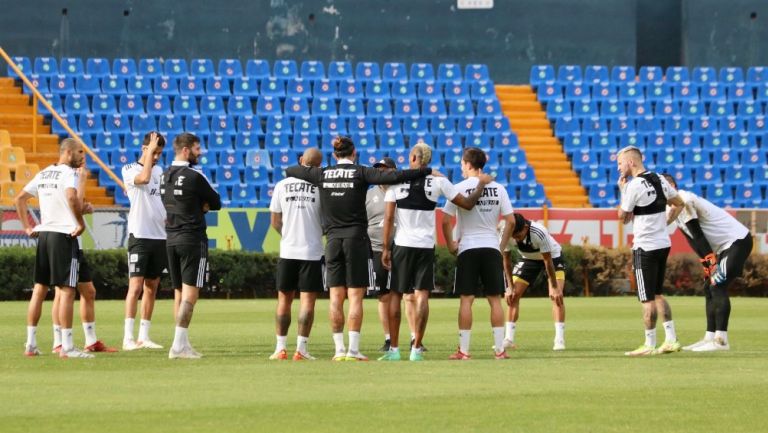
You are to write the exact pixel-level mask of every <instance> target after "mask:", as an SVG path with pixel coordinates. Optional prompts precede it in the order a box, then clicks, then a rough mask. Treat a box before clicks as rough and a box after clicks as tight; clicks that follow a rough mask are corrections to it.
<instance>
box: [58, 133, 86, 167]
mask: <svg viewBox="0 0 768 433" xmlns="http://www.w3.org/2000/svg"><path fill="white" fill-rule="evenodd" d="M84 162H85V149H84V148H83V145H82V144H80V142H79V141H77V140H75V139H74V138H65V139H63V140H61V144H60V145H59V164H66V165H68V166H70V167H72V168H78V167H80V166H81V165H83V163H84Z"/></svg>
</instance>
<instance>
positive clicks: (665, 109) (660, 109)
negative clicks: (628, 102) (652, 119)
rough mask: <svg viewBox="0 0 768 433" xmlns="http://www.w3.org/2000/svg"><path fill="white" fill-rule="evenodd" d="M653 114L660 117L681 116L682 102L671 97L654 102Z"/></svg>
mask: <svg viewBox="0 0 768 433" xmlns="http://www.w3.org/2000/svg"><path fill="white" fill-rule="evenodd" d="M653 114H654V115H656V116H658V117H660V118H666V117H671V116H679V115H680V104H679V103H678V102H677V101H673V100H671V99H665V100H664V101H658V102H656V104H654V109H653Z"/></svg>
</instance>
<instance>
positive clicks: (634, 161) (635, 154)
mask: <svg viewBox="0 0 768 433" xmlns="http://www.w3.org/2000/svg"><path fill="white" fill-rule="evenodd" d="M616 165H617V166H618V170H619V174H620V175H621V176H622V177H629V176H633V175H634V174H637V173H641V172H643V171H645V168H644V167H643V153H642V152H641V151H640V149H638V148H637V147H635V146H627V147H625V148H623V149H621V150H620V151H619V153H618V155H617V156H616ZM633 173H634V174H633Z"/></svg>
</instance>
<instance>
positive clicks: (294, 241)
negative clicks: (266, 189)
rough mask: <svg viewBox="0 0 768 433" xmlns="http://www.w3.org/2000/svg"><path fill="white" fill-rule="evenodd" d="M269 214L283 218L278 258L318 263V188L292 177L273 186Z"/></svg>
mask: <svg viewBox="0 0 768 433" xmlns="http://www.w3.org/2000/svg"><path fill="white" fill-rule="evenodd" d="M269 210H270V212H274V213H282V214H283V234H282V239H281V240H280V258H283V259H294V260H320V259H321V258H322V257H323V227H322V226H321V218H322V216H321V214H320V188H318V186H317V185H313V184H311V183H309V182H305V181H303V180H300V179H296V178H295V177H287V178H285V179H283V180H281V181H280V182H278V183H277V185H275V189H274V192H273V193H272V201H271V202H270V204H269Z"/></svg>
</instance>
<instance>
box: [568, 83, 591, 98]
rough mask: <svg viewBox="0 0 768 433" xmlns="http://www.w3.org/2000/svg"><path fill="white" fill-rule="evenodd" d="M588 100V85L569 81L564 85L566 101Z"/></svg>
mask: <svg viewBox="0 0 768 433" xmlns="http://www.w3.org/2000/svg"><path fill="white" fill-rule="evenodd" d="M589 98H590V93H589V85H588V84H585V83H584V82H583V81H570V82H568V83H567V84H566V85H565V100H566V101H581V100H583V99H589Z"/></svg>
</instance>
